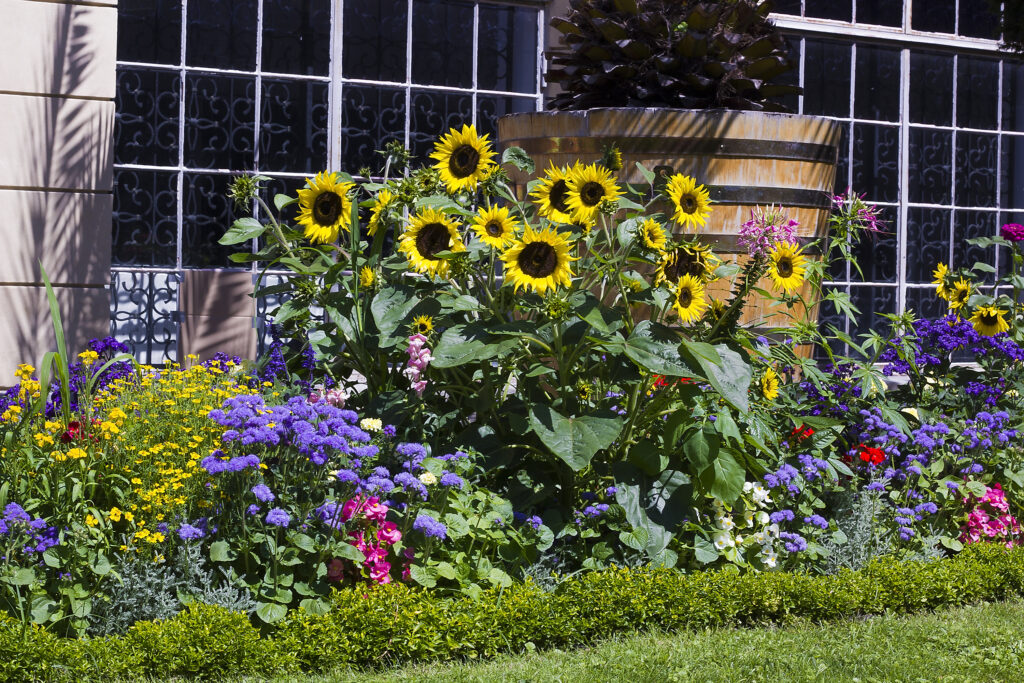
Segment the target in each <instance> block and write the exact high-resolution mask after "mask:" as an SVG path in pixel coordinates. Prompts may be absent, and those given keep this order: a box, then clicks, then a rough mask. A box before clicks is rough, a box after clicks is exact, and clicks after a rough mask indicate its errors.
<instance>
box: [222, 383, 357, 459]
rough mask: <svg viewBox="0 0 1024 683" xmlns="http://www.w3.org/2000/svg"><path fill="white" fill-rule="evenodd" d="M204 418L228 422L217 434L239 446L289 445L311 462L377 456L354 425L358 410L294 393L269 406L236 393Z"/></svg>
mask: <svg viewBox="0 0 1024 683" xmlns="http://www.w3.org/2000/svg"><path fill="white" fill-rule="evenodd" d="M209 418H210V419H211V420H213V421H214V422H216V423H217V424H219V425H221V426H222V427H227V428H228V429H226V430H225V432H224V434H223V435H222V437H221V439H222V440H223V441H225V442H233V441H237V442H238V443H239V444H241V445H243V446H254V445H261V446H264V447H275V446H293V447H295V448H296V449H297V450H298V451H299V453H301V454H302V455H304V456H306V457H307V458H309V460H310V462H312V463H313V464H315V465H323V464H324V463H326V462H327V460H328V459H329V458H330V456H331V455H332V454H335V453H344V454H346V455H349V456H350V457H352V458H355V459H357V460H358V459H360V458H366V457H373V456H375V455H377V447H376V446H374V445H372V444H370V443H369V442H370V435H369V434H367V433H366V432H364V431H363V430H362V429H359V427H357V426H355V423H356V421H357V420H358V415H356V413H354V412H353V411H351V410H342V409H339V408H336V407H334V406H332V405H330V404H329V403H326V402H323V401H320V402H316V403H310V401H309V399H307V398H305V397H301V396H296V397H294V398H291V399H289V400H288V402H287V403H286V404H284V405H276V406H268V405H267V404H266V403H265V402H264V399H263V397H262V396H259V395H254V396H236V397H234V398H229V399H227V400H226V401H224V405H223V406H222V408H220V409H217V410H211V411H210V413H209Z"/></svg>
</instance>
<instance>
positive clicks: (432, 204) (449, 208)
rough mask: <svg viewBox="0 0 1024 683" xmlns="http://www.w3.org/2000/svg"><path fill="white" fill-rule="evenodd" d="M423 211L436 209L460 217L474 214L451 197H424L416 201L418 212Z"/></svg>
mask: <svg viewBox="0 0 1024 683" xmlns="http://www.w3.org/2000/svg"><path fill="white" fill-rule="evenodd" d="M421 209H436V210H438V211H444V212H446V213H457V214H459V215H460V216H472V215H473V213H472V212H470V211H467V210H466V209H465V208H464V207H463V206H461V205H460V204H459V203H458V202H456V201H455V200H454V199H452V198H451V197H441V196H437V195H435V196H433V197H424V198H423V199H419V200H417V201H416V210H417V211H420V210H421Z"/></svg>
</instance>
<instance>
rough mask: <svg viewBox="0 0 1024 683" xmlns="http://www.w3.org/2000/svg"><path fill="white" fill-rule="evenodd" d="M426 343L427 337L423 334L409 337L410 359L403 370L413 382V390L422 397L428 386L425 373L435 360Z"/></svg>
mask: <svg viewBox="0 0 1024 683" xmlns="http://www.w3.org/2000/svg"><path fill="white" fill-rule="evenodd" d="M426 344H427V338H426V337H424V336H423V335H422V334H414V335H412V336H411V337H409V347H408V348H407V349H406V350H405V352H406V353H407V354H409V361H408V362H407V363H406V365H405V370H404V371H403V373H404V374H405V376H406V377H408V378H409V381H410V382H411V383H412V389H413V391H415V392H416V395H417V396H419V397H421V398H422V396H423V391H424V390H425V389H426V388H427V380H426V379H424V377H423V373H424V372H425V371H426V369H427V366H428V365H429V364H430V361H432V360H434V357H433V356H432V355H430V349H429V348H427V346H426Z"/></svg>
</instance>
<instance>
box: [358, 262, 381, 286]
mask: <svg viewBox="0 0 1024 683" xmlns="http://www.w3.org/2000/svg"><path fill="white" fill-rule="evenodd" d="M376 281H377V274H376V273H374V272H373V268H371V267H370V266H363V267H362V269H360V271H359V286H360V287H362V288H363V289H369V288H370V287H373V283H374V282H376Z"/></svg>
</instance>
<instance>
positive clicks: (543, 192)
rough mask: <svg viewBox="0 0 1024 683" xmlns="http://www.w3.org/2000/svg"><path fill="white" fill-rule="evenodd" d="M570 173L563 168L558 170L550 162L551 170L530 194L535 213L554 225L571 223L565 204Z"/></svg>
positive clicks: (567, 207) (568, 210)
mask: <svg viewBox="0 0 1024 683" xmlns="http://www.w3.org/2000/svg"><path fill="white" fill-rule="evenodd" d="M577 165H578V164H577ZM570 173H572V171H571V170H570V169H568V168H565V167H564V166H563V167H562V168H558V167H556V166H555V164H554V162H551V168H549V169H548V171H547V173H545V174H544V177H543V178H541V179H540V184H539V185H537V187H535V188H534V189H533V191H532V192H531V193H530V196H531V197H533V198H534V200H535V201H534V203H535V204H536V205H537V212H538V213H539V214H540V215H541V216H544V217H545V218H547V219H548V220H551V221H554V222H555V223H571V222H572V217H571V216H570V215H569V213H570V209H569V204H568V202H567V200H568V198H569V186H568V184H567V180H568V178H569V175H570Z"/></svg>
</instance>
